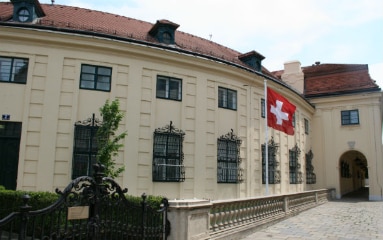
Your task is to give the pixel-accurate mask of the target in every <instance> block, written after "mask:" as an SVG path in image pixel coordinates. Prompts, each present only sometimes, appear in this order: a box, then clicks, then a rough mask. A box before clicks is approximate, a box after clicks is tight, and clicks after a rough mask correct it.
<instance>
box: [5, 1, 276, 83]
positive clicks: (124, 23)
mask: <svg viewBox="0 0 383 240" xmlns="http://www.w3.org/2000/svg"><path fill="white" fill-rule="evenodd" d="M40 5H41V7H42V9H43V11H44V13H45V17H42V18H40V19H39V21H37V22H36V23H33V25H35V26H44V27H52V28H57V29H70V30H77V31H84V32H97V33H101V34H107V35H110V36H115V37H120V38H125V39H133V40H138V41H143V42H147V43H151V44H157V45H161V46H165V45H163V44H160V43H159V42H157V40H156V39H154V38H153V37H152V36H151V35H150V34H149V31H150V30H151V29H152V27H153V25H154V24H152V23H149V22H145V21H141V20H137V19H133V18H129V17H124V16H120V15H116V14H111V13H105V12H101V11H95V10H89V9H84V8H79V7H72V6H64V5H56V4H55V5H51V4H40ZM12 14H13V5H12V3H10V2H0V22H7V21H8V23H12V21H10V20H11V18H12ZM161 21H167V20H161ZM14 24H15V25H16V24H18V23H14ZM30 24H31V23H30ZM175 42H176V44H175V45H176V46H173V48H174V49H175V50H184V51H187V52H190V53H192V54H196V53H197V54H202V55H204V56H208V57H211V58H214V59H219V60H221V61H225V62H229V63H231V64H235V65H239V66H241V67H244V68H247V69H250V67H249V66H247V65H246V64H245V63H244V62H242V61H241V60H239V58H238V56H239V55H241V53H240V52H238V51H235V50H233V49H230V48H227V47H225V46H222V45H220V44H217V43H215V42H212V41H209V40H207V39H203V38H200V37H197V36H194V35H191V34H188V33H185V32H181V31H176V32H175ZM262 72H263V74H265V75H268V76H271V77H273V76H272V75H271V73H270V72H269V71H268V70H267V69H265V68H262Z"/></svg>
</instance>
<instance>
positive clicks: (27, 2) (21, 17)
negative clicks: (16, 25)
mask: <svg viewBox="0 0 383 240" xmlns="http://www.w3.org/2000/svg"><path fill="white" fill-rule="evenodd" d="M11 2H12V4H13V21H15V22H22V23H26V22H33V21H35V20H36V19H37V18H41V17H44V16H45V13H44V11H43V9H42V7H41V5H40V3H39V1H38V0H11Z"/></svg>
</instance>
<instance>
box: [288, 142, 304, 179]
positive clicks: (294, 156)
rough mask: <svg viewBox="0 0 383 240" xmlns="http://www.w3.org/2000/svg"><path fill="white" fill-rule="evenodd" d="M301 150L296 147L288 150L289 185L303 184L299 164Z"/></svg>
mask: <svg viewBox="0 0 383 240" xmlns="http://www.w3.org/2000/svg"><path fill="white" fill-rule="evenodd" d="M300 154H301V150H300V149H299V147H298V145H297V144H295V146H294V147H293V148H292V149H290V150H289V169H290V172H289V175H290V184H300V183H303V179H302V171H301V164H300V163H299V155H300Z"/></svg>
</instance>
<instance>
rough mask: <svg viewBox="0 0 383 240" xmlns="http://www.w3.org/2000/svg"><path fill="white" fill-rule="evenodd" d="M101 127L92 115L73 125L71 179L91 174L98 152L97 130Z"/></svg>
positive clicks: (100, 123)
mask: <svg viewBox="0 0 383 240" xmlns="http://www.w3.org/2000/svg"><path fill="white" fill-rule="evenodd" d="M101 125H102V121H100V120H99V119H98V118H95V115H94V114H93V115H92V117H91V118H87V119H85V120H83V121H78V122H76V123H75V124H74V141H73V157H72V158H73V159H72V179H75V178H77V177H80V176H91V175H92V174H93V168H92V166H93V164H95V163H96V160H97V152H98V142H97V130H98V128H99V127H100V126H101Z"/></svg>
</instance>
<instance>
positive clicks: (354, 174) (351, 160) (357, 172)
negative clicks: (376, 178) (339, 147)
mask: <svg viewBox="0 0 383 240" xmlns="http://www.w3.org/2000/svg"><path fill="white" fill-rule="evenodd" d="M339 183H340V184H339V185H340V195H341V196H344V195H346V194H350V193H357V192H360V191H359V190H362V189H365V188H368V163H367V159H366V157H365V156H364V154H363V153H361V152H359V151H356V150H350V151H347V152H345V153H343V154H342V156H341V157H340V158H339ZM360 193H361V194H362V192H360ZM356 197H362V196H356Z"/></svg>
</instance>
